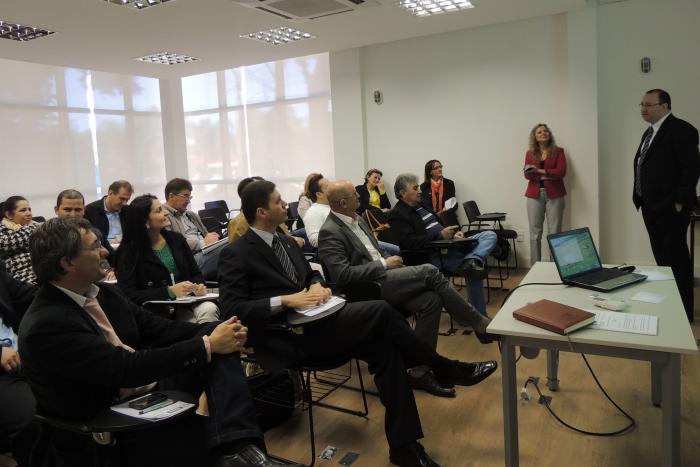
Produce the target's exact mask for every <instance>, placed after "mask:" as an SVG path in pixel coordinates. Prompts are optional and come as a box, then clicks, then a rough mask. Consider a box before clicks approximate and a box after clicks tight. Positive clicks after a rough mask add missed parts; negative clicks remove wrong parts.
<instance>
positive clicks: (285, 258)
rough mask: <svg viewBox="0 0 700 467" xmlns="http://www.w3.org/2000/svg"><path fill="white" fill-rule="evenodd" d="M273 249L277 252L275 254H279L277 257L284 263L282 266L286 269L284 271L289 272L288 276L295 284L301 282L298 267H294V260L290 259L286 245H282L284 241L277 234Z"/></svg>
mask: <svg viewBox="0 0 700 467" xmlns="http://www.w3.org/2000/svg"><path fill="white" fill-rule="evenodd" d="M272 251H274V252H275V256H277V259H278V260H279V262H280V264H281V265H282V268H283V269H284V272H285V273H286V274H287V277H289V278H290V279H291V281H292V282H294V283H295V284H298V283H299V280H298V279H297V272H296V269H295V268H294V265H293V264H292V260H291V259H289V255H288V254H287V252H286V251H284V246H282V242H280V239H279V238H277V235H275V236H274V237H272Z"/></svg>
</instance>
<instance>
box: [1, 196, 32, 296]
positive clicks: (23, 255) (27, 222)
mask: <svg viewBox="0 0 700 467" xmlns="http://www.w3.org/2000/svg"><path fill="white" fill-rule="evenodd" d="M0 211H2V221H1V222H0V257H2V259H3V260H4V261H5V267H6V269H7V272H8V274H10V275H11V276H12V277H14V278H15V279H17V280H20V281H22V282H29V283H31V284H36V274H34V270H33V269H32V260H31V258H30V257H29V237H30V236H31V235H32V233H34V231H35V230H36V229H37V227H39V225H40V224H39V223H38V222H35V221H34V220H32V207H31V206H30V205H29V201H27V199H26V198H24V197H23V196H10V197H9V198H7V199H6V200H5V202H3V203H0Z"/></svg>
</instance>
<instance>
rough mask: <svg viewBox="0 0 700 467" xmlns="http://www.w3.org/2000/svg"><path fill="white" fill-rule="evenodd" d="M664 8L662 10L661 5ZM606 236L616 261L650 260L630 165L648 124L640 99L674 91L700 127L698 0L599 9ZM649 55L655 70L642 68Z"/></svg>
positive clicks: (677, 105) (645, 0) (682, 112)
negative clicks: (634, 199)
mask: <svg viewBox="0 0 700 467" xmlns="http://www.w3.org/2000/svg"><path fill="white" fill-rule="evenodd" d="M662 7H663V8H662ZM598 13H599V14H598V65H599V66H598V77H599V94H598V100H599V109H600V112H599V116H598V122H599V132H600V148H599V150H600V156H599V157H600V204H601V209H600V213H601V218H600V225H601V235H602V237H603V238H605V239H606V241H605V244H604V248H603V253H604V254H605V255H606V257H607V258H608V259H609V260H610V261H612V262H623V261H627V262H637V263H650V264H653V256H652V254H651V249H650V247H649V241H648V237H647V234H646V230H645V229H644V224H643V222H642V219H641V215H640V214H639V213H637V212H636V211H635V209H634V206H633V204H632V185H633V176H632V163H633V158H634V153H635V151H636V150H637V146H638V145H639V141H640V139H641V135H642V132H643V131H644V129H645V127H646V125H645V123H644V122H643V121H642V119H641V118H640V116H639V107H638V105H637V104H638V103H639V102H640V100H641V98H642V95H643V94H644V93H645V92H646V91H647V90H649V89H652V88H657V87H658V88H663V89H666V90H667V91H668V92H669V93H670V94H671V100H672V107H673V113H674V115H676V116H678V117H680V118H682V119H684V120H688V121H689V122H691V123H692V124H693V125H695V126H696V127H697V126H698V125H700V94H699V93H698V85H699V83H700V61H699V58H700V55H698V48H699V46H700V28H698V26H697V23H698V20H700V2H698V1H697V0H665V1H664V2H658V1H654V0H634V1H628V2H622V3H614V4H610V5H605V6H601V7H599V9H598ZM645 56H647V57H650V58H651V73H649V74H643V73H642V72H641V71H640V60H641V58H642V57H645Z"/></svg>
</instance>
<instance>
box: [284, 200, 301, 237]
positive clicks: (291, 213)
mask: <svg viewBox="0 0 700 467" xmlns="http://www.w3.org/2000/svg"><path fill="white" fill-rule="evenodd" d="M295 222H296V226H294V223H295ZM285 224H287V228H288V229H289V231H290V232H291V231H292V230H296V229H301V228H303V227H304V221H303V220H302V219H301V217H300V216H299V201H292V202H291V203H288V204H287V220H286V221H285Z"/></svg>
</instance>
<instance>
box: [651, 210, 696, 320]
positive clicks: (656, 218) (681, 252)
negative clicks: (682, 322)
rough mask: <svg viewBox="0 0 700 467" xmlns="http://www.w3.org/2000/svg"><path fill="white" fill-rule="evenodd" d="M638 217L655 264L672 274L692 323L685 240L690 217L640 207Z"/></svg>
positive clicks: (690, 279)
mask: <svg viewBox="0 0 700 467" xmlns="http://www.w3.org/2000/svg"><path fill="white" fill-rule="evenodd" d="M642 217H643V218H644V225H646V228H647V233H648V234H649V241H650V243H651V251H652V252H653V253H654V259H655V260H656V264H657V265H659V266H670V267H671V269H672V270H673V277H674V278H675V279H676V284H677V285H678V292H679V293H680V295H681V300H683V307H684V308H685V313H686V315H688V319H689V320H690V321H693V265H692V262H691V259H690V251H689V250H688V240H687V236H688V225H689V224H690V213H685V212H677V211H676V210H675V209H674V208H671V209H669V210H665V211H651V210H650V209H647V208H645V207H644V206H642Z"/></svg>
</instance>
